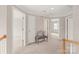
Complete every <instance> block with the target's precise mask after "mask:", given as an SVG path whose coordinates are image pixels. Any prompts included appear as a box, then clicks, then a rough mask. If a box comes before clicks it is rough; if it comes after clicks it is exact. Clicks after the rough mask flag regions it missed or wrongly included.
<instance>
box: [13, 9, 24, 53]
mask: <svg viewBox="0 0 79 59" xmlns="http://www.w3.org/2000/svg"><path fill="white" fill-rule="evenodd" d="M24 43H25V14H24V13H23V12H21V11H19V10H18V9H17V8H13V52H15V51H17V50H18V49H19V48H22V47H23V46H24Z"/></svg>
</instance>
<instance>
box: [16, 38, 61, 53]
mask: <svg viewBox="0 0 79 59" xmlns="http://www.w3.org/2000/svg"><path fill="white" fill-rule="evenodd" d="M59 45H61V40H58V39H51V40H49V41H48V42H46V41H44V42H41V43H39V44H32V45H28V46H27V47H24V48H22V49H20V50H19V51H17V52H16V53H17V54H60V53H61V47H60V46H59Z"/></svg>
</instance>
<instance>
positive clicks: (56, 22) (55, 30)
mask: <svg viewBox="0 0 79 59" xmlns="http://www.w3.org/2000/svg"><path fill="white" fill-rule="evenodd" d="M51 23H52V24H51V27H52V29H51V31H52V33H59V19H51Z"/></svg>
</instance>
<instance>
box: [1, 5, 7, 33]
mask: <svg viewBox="0 0 79 59" xmlns="http://www.w3.org/2000/svg"><path fill="white" fill-rule="evenodd" d="M0 34H7V6H2V5H1V6H0Z"/></svg>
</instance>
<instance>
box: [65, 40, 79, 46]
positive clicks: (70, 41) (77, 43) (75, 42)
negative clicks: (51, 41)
mask: <svg viewBox="0 0 79 59" xmlns="http://www.w3.org/2000/svg"><path fill="white" fill-rule="evenodd" d="M64 41H65V43H66V42H68V43H72V44H76V45H79V41H74V40H69V39H64Z"/></svg>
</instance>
